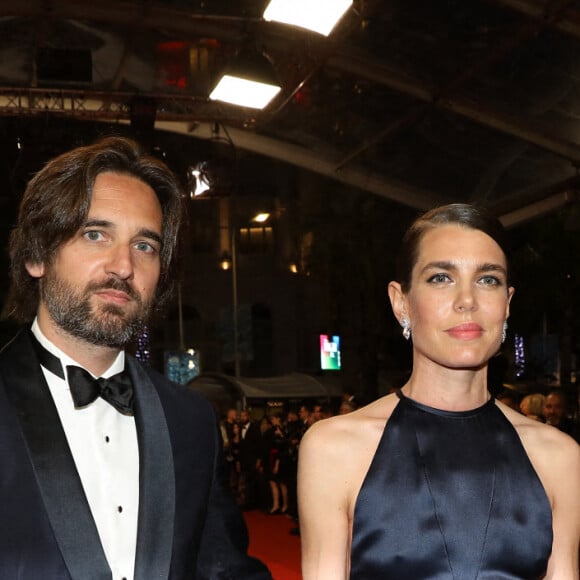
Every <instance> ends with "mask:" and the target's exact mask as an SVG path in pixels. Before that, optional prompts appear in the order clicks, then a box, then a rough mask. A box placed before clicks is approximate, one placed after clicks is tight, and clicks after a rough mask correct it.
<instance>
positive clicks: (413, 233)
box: [397, 203, 510, 292]
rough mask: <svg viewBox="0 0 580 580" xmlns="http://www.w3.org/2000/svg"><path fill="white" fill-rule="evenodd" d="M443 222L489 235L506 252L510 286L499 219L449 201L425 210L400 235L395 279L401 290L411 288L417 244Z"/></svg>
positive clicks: (505, 249) (405, 290)
mask: <svg viewBox="0 0 580 580" xmlns="http://www.w3.org/2000/svg"><path fill="white" fill-rule="evenodd" d="M446 225H457V226H461V227H464V228H467V229H471V230H479V231H481V232H483V233H484V234H487V235H488V236H489V237H490V238H492V239H493V240H494V241H495V242H496V243H497V245H498V246H499V247H500V248H501V249H502V251H503V253H504V255H505V258H506V264H507V275H508V285H509V276H510V268H509V245H508V240H507V233H506V231H505V228H504V227H503V225H502V224H501V222H500V221H499V220H498V219H497V218H496V217H495V216H494V215H492V214H491V213H490V212H489V211H488V210H487V209H485V208H483V207H480V206H476V205H471V204H467V203H452V204H449V205H444V206H441V207H436V208H434V209H432V210H429V211H428V212H426V213H424V214H423V215H422V216H420V217H419V218H417V219H416V220H415V221H414V222H413V223H412V224H411V226H410V227H409V229H408V230H407V232H406V233H405V235H404V236H403V240H402V243H401V247H400V249H399V253H398V256H397V281H398V282H399V284H401V289H402V291H403V292H408V291H409V290H410V288H411V279H412V274H413V268H414V267H415V264H416V263H417V259H418V256H419V245H420V243H421V240H422V238H423V236H424V234H425V233H426V232H427V231H429V230H432V229H433V228H436V227H439V226H446Z"/></svg>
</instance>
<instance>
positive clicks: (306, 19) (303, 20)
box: [263, 0, 352, 36]
mask: <svg viewBox="0 0 580 580" xmlns="http://www.w3.org/2000/svg"><path fill="white" fill-rule="evenodd" d="M351 5H352V0H322V1H320V0H319V1H318V2H312V0H271V1H270V4H268V6H267V8H266V10H265V11H264V14H263V17H264V20H274V21H276V22H283V23H284V24H291V25H293V26H299V27H300V28H306V29H308V30H312V31H314V32H318V33H319V34H323V35H324V36H328V35H329V34H330V32H331V31H332V29H333V28H334V27H335V25H336V23H337V22H338V21H339V20H340V19H341V18H342V16H343V15H344V13H345V12H346V11H347V10H348V9H349V8H350V6H351Z"/></svg>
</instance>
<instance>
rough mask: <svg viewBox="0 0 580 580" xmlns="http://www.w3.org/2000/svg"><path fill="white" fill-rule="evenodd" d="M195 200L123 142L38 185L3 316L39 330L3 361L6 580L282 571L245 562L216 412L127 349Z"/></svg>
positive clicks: (25, 206)
mask: <svg viewBox="0 0 580 580" xmlns="http://www.w3.org/2000/svg"><path fill="white" fill-rule="evenodd" d="M181 200H182V194H181V190H180V187H179V184H178V182H177V180H176V178H175V177H174V176H173V174H172V173H171V172H170V171H169V170H168V169H167V167H165V165H163V164H162V163H161V162H160V161H158V160H156V159H155V158H152V157H149V156H147V155H144V154H143V153H142V152H141V151H140V150H139V148H138V146H137V145H136V144H135V143H133V142H132V141H130V140H127V139H123V138H119V137H111V138H108V139H104V140H102V141H100V142H98V143H96V144H94V145H91V146H87V147H80V148H77V149H75V150H73V151H70V152H68V153H65V154H63V155H61V156H59V157H57V158H56V159H54V160H53V161H51V162H49V163H48V164H47V165H46V166H45V167H44V168H43V169H42V170H41V171H40V172H39V173H38V174H37V175H36V176H35V177H34V178H33V179H32V180H31V182H30V183H29V185H28V187H27V189H26V192H25V194H24V198H23V200H22V203H21V206H20V212H19V220H18V225H17V227H16V228H15V230H14V231H13V232H12V236H11V239H10V256H11V261H12V268H11V289H10V295H9V298H8V302H7V304H6V305H5V313H6V314H7V315H9V316H12V317H13V318H15V319H16V320H19V321H21V322H28V323H29V322H31V321H32V326H31V328H26V329H25V330H23V331H22V332H21V333H20V334H19V335H18V336H17V337H16V338H15V339H14V340H13V341H12V342H11V343H10V344H9V345H7V346H6V347H5V348H4V349H3V351H2V352H1V353H0V441H1V442H2V446H1V448H0V521H1V522H2V530H3V531H2V532H0V534H1V538H2V539H1V541H0V578H6V579H9V578H10V579H12V578H23V579H26V580H61V579H62V580H68V579H75V580H76V579H78V580H93V579H94V580H97V579H98V580H101V579H103V580H105V579H107V580H121V579H126V580H129V579H135V580H152V579H158V578H159V579H161V578H166V579H167V578H170V579H217V578H242V579H243V578H248V579H250V578H251V579H252V580H258V579H260V580H262V579H269V578H271V576H270V574H269V572H268V571H267V570H266V568H265V567H264V566H263V565H262V564H261V563H260V562H258V561H257V560H254V559H252V558H250V557H249V556H248V555H247V553H246V549H247V543H248V539H247V532H246V529H245V526H244V523H243V519H242V517H241V514H240V513H239V511H238V510H237V507H236V505H235V502H234V501H233V498H232V497H231V496H230V494H229V492H228V491H227V489H226V486H225V485H224V481H223V462H222V449H221V440H220V434H219V429H218V427H217V421H216V417H215V413H214V411H213V409H212V408H211V406H210V405H209V403H208V402H206V401H205V400H204V399H202V398H201V397H198V396H197V395H196V394H195V393H193V392H192V391H191V390H188V389H186V388H184V387H180V386H177V385H174V384H171V383H169V382H168V381H167V380H166V379H165V378H164V377H163V376H162V375H160V374H158V373H156V372H154V371H152V370H151V369H149V368H146V367H144V366H141V365H140V364H139V363H138V362H137V361H136V360H135V359H134V358H132V357H131V356H129V355H128V354H125V352H124V350H123V347H124V345H126V344H127V343H128V342H129V341H131V340H132V339H133V338H134V337H135V335H136V334H137V333H139V331H140V329H141V328H142V327H143V325H144V324H145V322H146V321H147V318H148V315H149V314H150V312H151V311H152V309H153V308H154V307H155V305H156V304H159V303H160V302H162V301H163V299H164V297H165V296H166V295H167V292H168V291H169V287H170V285H171V279H172V277H171V272H172V267H173V264H174V263H175V261H174V254H175V250H176V245H177V236H178V229H179V224H180V221H181V212H182V209H181V207H182V201H181ZM78 367H82V369H85V370H82V369H79V368H78ZM123 369H125V370H126V371H127V373H126V374H127V375H128V379H127V378H121V379H119V381H120V382H119V381H116V382H115V379H113V378H111V382H110V383H108V382H106V381H105V379H104V378H99V381H98V384H97V383H96V382H95V381H94V380H91V376H92V377H112V375H116V374H117V373H119V372H120V371H122V370H123ZM86 371H88V373H89V376H88V378H87V373H86ZM99 395H100V396H99ZM95 397H96V399H95Z"/></svg>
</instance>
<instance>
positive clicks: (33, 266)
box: [26, 262, 44, 278]
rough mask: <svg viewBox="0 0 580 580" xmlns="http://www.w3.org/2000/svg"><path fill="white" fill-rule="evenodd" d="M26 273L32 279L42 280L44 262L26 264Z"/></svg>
mask: <svg viewBox="0 0 580 580" xmlns="http://www.w3.org/2000/svg"><path fill="white" fill-rule="evenodd" d="M26 271H27V272H28V273H29V274H30V275H31V276H32V277H33V278H42V277H43V276H44V262H40V263H37V262H26Z"/></svg>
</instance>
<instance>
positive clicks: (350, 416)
mask: <svg viewBox="0 0 580 580" xmlns="http://www.w3.org/2000/svg"><path fill="white" fill-rule="evenodd" d="M397 402H398V398H397V397H396V396H395V395H386V396H385V397H382V398H380V399H377V400H376V401H374V402H372V403H370V404H369V405H366V406H364V407H361V408H360V409H357V410H356V411H352V412H351V413H347V414H346V415H337V416H335V417H329V418H328V419H323V420H322V421H317V422H316V423H314V424H313V425H312V426H311V427H310V428H309V429H308V430H307V431H306V433H305V435H304V437H303V439H302V442H301V443H300V448H301V449H303V448H304V447H314V448H316V451H317V452H323V453H332V454H342V453H343V452H344V451H345V450H348V451H349V453H352V452H353V451H354V450H355V449H357V448H358V450H359V451H360V450H361V449H364V448H367V447H373V445H374V447H375V448H376V446H377V445H378V441H379V439H380V437H381V434H382V432H383V430H384V428H385V424H386V422H387V421H388V419H389V417H390V416H391V413H392V412H393V409H394V408H395V407H396V405H397Z"/></svg>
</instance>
